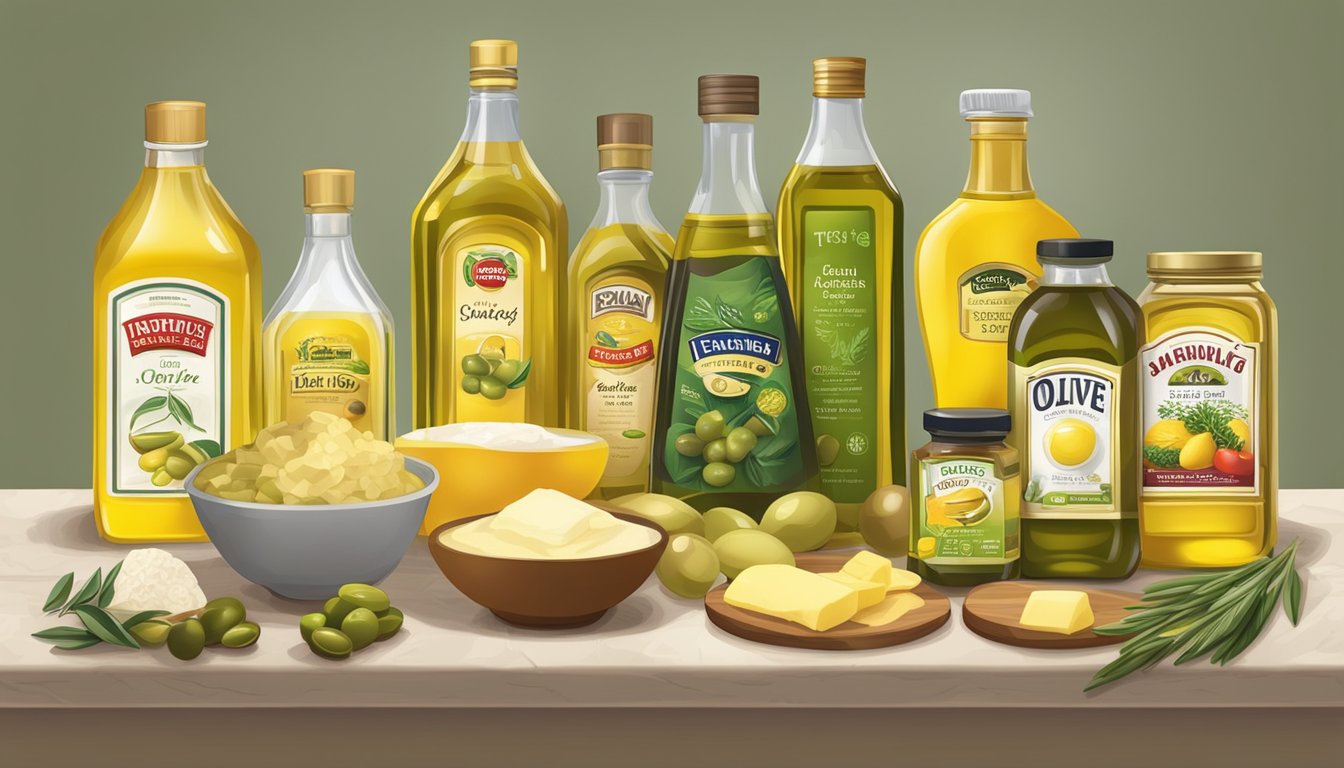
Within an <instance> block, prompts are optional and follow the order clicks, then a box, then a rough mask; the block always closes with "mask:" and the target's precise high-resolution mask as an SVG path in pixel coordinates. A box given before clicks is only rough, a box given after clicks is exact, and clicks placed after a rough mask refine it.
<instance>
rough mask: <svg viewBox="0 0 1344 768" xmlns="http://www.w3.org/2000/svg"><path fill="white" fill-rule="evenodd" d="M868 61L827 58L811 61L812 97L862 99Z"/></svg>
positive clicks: (842, 57) (838, 57) (846, 57)
mask: <svg viewBox="0 0 1344 768" xmlns="http://www.w3.org/2000/svg"><path fill="white" fill-rule="evenodd" d="M867 71H868V60H867V59H861V58H858V57H855V56H828V57H826V58H824V59H813V60H812V95H813V96H816V97H817V98H819V99H862V98H863V94H864V77H865V75H866V74H867Z"/></svg>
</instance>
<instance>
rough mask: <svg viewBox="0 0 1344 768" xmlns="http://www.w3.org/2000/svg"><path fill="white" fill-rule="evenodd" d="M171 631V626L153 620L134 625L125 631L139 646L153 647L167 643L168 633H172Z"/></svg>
mask: <svg viewBox="0 0 1344 768" xmlns="http://www.w3.org/2000/svg"><path fill="white" fill-rule="evenodd" d="M172 629H173V625H172V624H169V623H168V622H166V621H159V620H157V619H155V620H151V621H144V622H141V623H139V624H136V625H135V626H134V627H131V628H130V629H129V630H127V631H129V632H130V633H131V635H133V636H134V637H135V639H136V640H137V641H138V642H139V643H140V644H141V645H147V646H150V647H154V646H158V645H163V644H164V643H165V642H167V641H168V633H169V632H170V631H172Z"/></svg>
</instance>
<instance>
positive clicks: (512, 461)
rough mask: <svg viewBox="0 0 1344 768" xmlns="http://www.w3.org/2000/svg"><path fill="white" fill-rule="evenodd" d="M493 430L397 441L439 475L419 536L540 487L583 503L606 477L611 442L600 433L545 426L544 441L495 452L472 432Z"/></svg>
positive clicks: (456, 427) (437, 431) (425, 433)
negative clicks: (603, 473) (437, 487)
mask: <svg viewBox="0 0 1344 768" xmlns="http://www.w3.org/2000/svg"><path fill="white" fill-rule="evenodd" d="M495 426H498V425H495V424H491V423H484V422H483V423H467V424H451V425H448V426H446V427H431V428H430V429H421V430H416V431H414V432H409V433H407V434H405V435H402V436H401V437H398V438H397V440H396V448H397V450H398V451H400V452H401V453H403V454H405V455H407V456H411V457H414V458H417V459H420V460H421V461H423V462H425V463H427V464H429V465H431V466H433V467H434V468H435V469H437V470H438V471H439V489H438V490H437V491H436V492H435V493H434V495H433V496H431V497H430V499H429V508H428V510H426V512H425V521H424V524H423V525H421V526H420V535H421V536H428V535H429V533H430V531H433V530H434V529H435V528H437V527H439V526H440V525H443V524H444V523H448V522H452V521H453V520H460V519H462V518H464V517H472V516H475V515H484V514H488V513H490V512H498V511H499V510H501V509H503V508H504V507H505V506H507V505H509V504H512V503H513V502H515V501H517V500H518V499H521V498H522V497H524V496H526V495H527V494H529V493H531V492H532V491H534V490H536V489H538V488H554V489H555V490H557V491H560V492H561V493H565V494H568V495H570V496H573V497H575V498H578V499H582V498H584V497H585V496H587V495H588V494H589V493H592V491H593V489H594V488H596V487H597V481H598V480H601V479H602V472H603V471H604V470H605V469H606V466H607V441H605V440H603V439H602V438H601V437H598V436H597V435H594V434H592V433H590V432H580V431H578V430H573V429H551V428H546V430H545V431H546V432H549V433H550V435H547V436H545V438H546V442H541V443H537V444H535V445H533V444H527V443H526V442H525V441H524V442H513V443H509V444H508V445H507V446H505V447H491V448H487V447H484V446H482V445H480V444H478V443H479V442H480V441H476V440H473V439H472V434H473V432H475V433H477V434H480V433H483V432H486V431H488V430H489V429H490V428H491V427H495ZM538 429H540V428H538ZM557 443H558V444H559V445H556V444H557Z"/></svg>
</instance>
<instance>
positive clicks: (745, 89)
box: [700, 75, 761, 117]
mask: <svg viewBox="0 0 1344 768" xmlns="http://www.w3.org/2000/svg"><path fill="white" fill-rule="evenodd" d="M760 113H761V79H760V78H759V77H757V76H755V75H701V76H700V116H701V117H716V116H723V115H759V114H760Z"/></svg>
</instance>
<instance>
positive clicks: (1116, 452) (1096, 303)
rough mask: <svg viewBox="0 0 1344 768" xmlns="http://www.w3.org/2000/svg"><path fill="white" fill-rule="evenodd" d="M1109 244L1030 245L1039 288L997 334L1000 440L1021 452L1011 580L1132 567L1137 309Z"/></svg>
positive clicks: (1094, 574) (1135, 553) (1103, 574)
mask: <svg viewBox="0 0 1344 768" xmlns="http://www.w3.org/2000/svg"><path fill="white" fill-rule="evenodd" d="M1113 250H1114V244H1113V243H1112V242H1111V241H1109V240H1084V239H1076V238H1070V239H1061V240H1041V241H1040V242H1039V243H1037V246H1036V254H1037V258H1038V259H1039V261H1040V263H1041V266H1042V267H1043V268H1044V275H1043V277H1042V279H1041V286H1040V287H1039V288H1038V289H1036V291H1035V292H1033V293H1032V294H1031V295H1029V296H1028V297H1027V298H1026V299H1024V300H1023V301H1022V303H1021V304H1020V305H1019V306H1018V308H1017V311H1016V313H1015V314H1014V315H1013V322H1012V326H1011V328H1010V329H1009V332H1008V363H1009V372H1008V402H1009V403H1010V404H1011V406H1012V408H1013V424H1012V432H1011V433H1010V434H1009V436H1008V442H1009V444H1010V445H1012V446H1013V447H1014V448H1016V449H1017V450H1018V451H1019V452H1020V454H1021V461H1022V477H1023V478H1024V480H1025V481H1026V489H1025V491H1024V492H1023V495H1022V507H1021V518H1022V552H1021V568H1022V575H1023V576H1024V577H1026V578H1034V579H1043V578H1074V579H1080V578H1082V579H1108V578H1109V579H1118V578H1124V577H1125V576H1128V575H1129V574H1131V573H1133V572H1134V568H1135V567H1136V566H1137V565H1138V563H1139V521H1138V512H1139V473H1140V455H1139V433H1140V429H1141V425H1140V421H1139V368H1138V353H1139V345H1140V344H1141V342H1142V339H1143V314H1142V312H1141V310H1140V309H1139V306H1138V304H1136V303H1135V302H1134V300H1133V299H1131V298H1130V297H1129V296H1128V295H1126V294H1125V292H1124V291H1122V290H1120V289H1119V288H1117V287H1116V286H1115V285H1114V284H1113V283H1112V282H1111V279H1110V276H1109V275H1108V274H1107V272H1106V262H1108V261H1110V260H1111V255H1112V252H1113Z"/></svg>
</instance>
